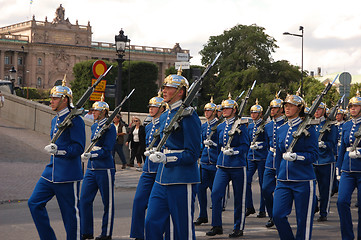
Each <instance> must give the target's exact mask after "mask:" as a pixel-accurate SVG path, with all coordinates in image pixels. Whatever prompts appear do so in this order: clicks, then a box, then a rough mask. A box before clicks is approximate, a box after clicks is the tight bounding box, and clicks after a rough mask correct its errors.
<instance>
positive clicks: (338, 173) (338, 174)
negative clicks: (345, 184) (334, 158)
mask: <svg viewBox="0 0 361 240" xmlns="http://www.w3.org/2000/svg"><path fill="white" fill-rule="evenodd" d="M336 179H337V180H338V181H340V179H341V173H340V169H338V168H336Z"/></svg>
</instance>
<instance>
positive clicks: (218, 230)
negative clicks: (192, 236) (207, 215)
mask: <svg viewBox="0 0 361 240" xmlns="http://www.w3.org/2000/svg"><path fill="white" fill-rule="evenodd" d="M217 234H223V228H222V227H221V226H214V227H212V229H211V231H209V232H207V233H206V235H207V236H215V235H217Z"/></svg>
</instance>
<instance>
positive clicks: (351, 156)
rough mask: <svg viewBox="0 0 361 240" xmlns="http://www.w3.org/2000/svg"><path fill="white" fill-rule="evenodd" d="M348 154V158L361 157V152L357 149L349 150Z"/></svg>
mask: <svg viewBox="0 0 361 240" xmlns="http://www.w3.org/2000/svg"><path fill="white" fill-rule="evenodd" d="M348 156H349V157H350V158H361V154H360V153H359V151H357V150H355V151H352V152H350V153H349V154H348Z"/></svg>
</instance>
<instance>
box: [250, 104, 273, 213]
mask: <svg viewBox="0 0 361 240" xmlns="http://www.w3.org/2000/svg"><path fill="white" fill-rule="evenodd" d="M262 112H263V108H262V106H261V105H259V104H258V100H256V104H255V105H253V106H252V107H251V118H252V120H253V122H252V123H251V124H250V125H249V126H248V136H249V141H250V142H252V139H253V138H254V137H255V133H256V131H257V129H258V127H259V126H260V124H261V121H262ZM267 150H268V142H267V141H266V139H265V132H262V133H261V134H260V135H259V136H258V138H257V141H256V142H255V143H254V144H253V145H251V146H250V147H249V150H248V155H247V162H248V167H247V194H246V209H247V210H246V217H247V216H249V215H250V214H253V213H255V212H256V211H255V209H254V207H253V200H252V178H253V175H254V174H255V172H256V171H258V181H259V185H260V189H262V183H263V174H264V169H265V164H266V158H267V153H268V151H267ZM260 198H261V199H260V207H259V214H258V215H257V217H258V218H264V217H266V211H265V207H266V205H265V201H264V197H263V193H262V191H261V197H260Z"/></svg>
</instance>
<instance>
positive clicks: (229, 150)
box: [223, 148, 239, 156]
mask: <svg viewBox="0 0 361 240" xmlns="http://www.w3.org/2000/svg"><path fill="white" fill-rule="evenodd" d="M238 153H239V151H234V150H233V148H230V149H226V150H224V151H223V154H224V155H227V156H232V155H237V154H238Z"/></svg>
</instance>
